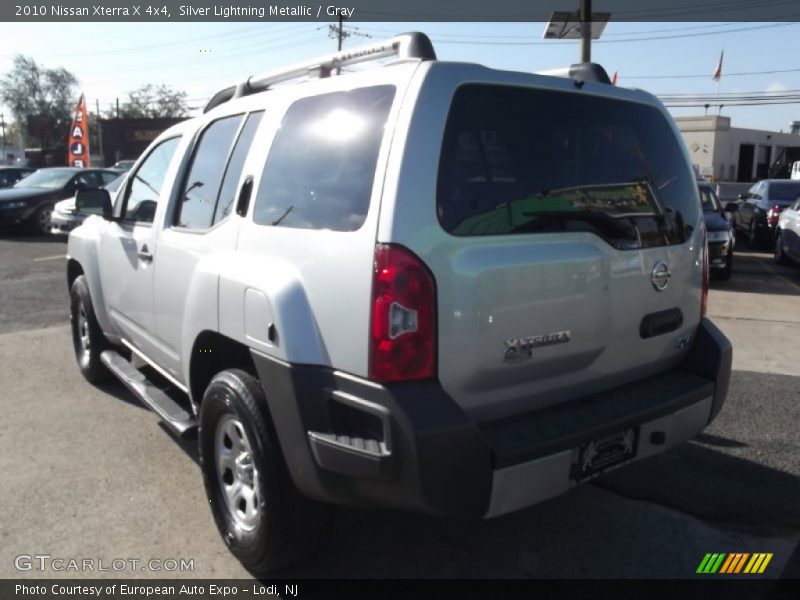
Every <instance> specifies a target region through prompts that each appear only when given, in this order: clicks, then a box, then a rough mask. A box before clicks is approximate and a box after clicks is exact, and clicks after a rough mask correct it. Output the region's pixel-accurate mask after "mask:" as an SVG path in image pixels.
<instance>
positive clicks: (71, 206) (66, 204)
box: [50, 173, 127, 234]
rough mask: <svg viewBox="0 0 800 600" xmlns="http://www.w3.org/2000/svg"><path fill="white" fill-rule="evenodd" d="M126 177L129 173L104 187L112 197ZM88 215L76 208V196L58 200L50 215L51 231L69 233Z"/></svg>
mask: <svg viewBox="0 0 800 600" xmlns="http://www.w3.org/2000/svg"><path fill="white" fill-rule="evenodd" d="M125 177H127V174H126V173H123V174H122V175H120V176H119V177H117V178H116V179H114V180H112V181H111V183H108V184H107V185H104V186H103V189H106V190H108V191H109V193H110V194H111V197H112V198H114V197H115V196H116V192H117V190H119V188H120V186H121V185H122V182H123V181H125ZM87 216H88V215H86V214H84V213H81V212H79V211H78V210H77V209H76V208H75V196H73V197H72V198H67V199H66V200H62V201H61V202H57V203H56V205H55V208H54V209H53V214H52V215H50V233H54V234H67V233H69V232H70V231H72V230H73V229H75V228H76V227H77V226H78V225H80V224H81V223H83V220H84V219H85V218H86V217H87Z"/></svg>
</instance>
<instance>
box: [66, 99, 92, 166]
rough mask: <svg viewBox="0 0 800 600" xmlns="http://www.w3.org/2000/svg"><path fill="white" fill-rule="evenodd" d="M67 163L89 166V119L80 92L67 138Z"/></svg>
mask: <svg viewBox="0 0 800 600" xmlns="http://www.w3.org/2000/svg"><path fill="white" fill-rule="evenodd" d="M67 139H68V141H67V164H68V165H69V166H70V167H88V166H89V120H88V117H87V115H86V102H85V100H84V99H83V94H81V99H80V100H78V107H77V108H76V109H75V115H74V116H73V117H72V126H71V127H70V128H69V138H67Z"/></svg>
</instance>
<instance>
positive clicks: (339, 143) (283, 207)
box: [254, 85, 395, 231]
mask: <svg viewBox="0 0 800 600" xmlns="http://www.w3.org/2000/svg"><path fill="white" fill-rule="evenodd" d="M394 94H395V88H394V86H388V85H386V86H374V87H368V88H361V89H357V90H352V91H348V92H335V93H332V94H324V95H321V96H314V97H310V98H303V99H302V100H298V101H297V102H295V103H294V104H292V106H290V107H289V110H288V111H287V112H286V116H285V117H284V119H283V122H282V123H281V127H280V129H279V130H278V133H277V135H276V136H275V141H274V142H273V144H272V148H271V149H270V153H269V157H268V158H267V162H266V164H265V165H264V171H263V173H262V176H261V184H260V186H259V189H258V194H257V196H256V202H255V209H254V220H255V222H256V223H258V224H260V225H273V226H281V227H296V228H304V229H331V230H335V231H355V230H356V229H358V228H359V227H361V224H362V223H363V222H364V219H365V217H366V214H367V210H368V209H369V201H370V196H371V193H372V184H373V180H374V178H375V167H376V164H377V161H378V152H379V150H380V146H381V141H382V140H383V133H384V126H385V124H386V119H387V117H388V115H389V109H390V108H391V106H392V101H393V100H394Z"/></svg>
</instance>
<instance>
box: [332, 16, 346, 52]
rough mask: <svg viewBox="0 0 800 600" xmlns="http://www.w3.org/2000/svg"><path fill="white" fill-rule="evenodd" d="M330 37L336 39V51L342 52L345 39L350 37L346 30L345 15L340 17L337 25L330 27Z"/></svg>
mask: <svg viewBox="0 0 800 600" xmlns="http://www.w3.org/2000/svg"><path fill="white" fill-rule="evenodd" d="M328 37H330V38H335V39H336V50H337V51H339V52H341V50H342V42H343V41H344V38H348V37H350V32H349V31H345V30H344V16H343V15H339V17H338V23H337V24H336V25H328Z"/></svg>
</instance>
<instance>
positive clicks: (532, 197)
mask: <svg viewBox="0 0 800 600" xmlns="http://www.w3.org/2000/svg"><path fill="white" fill-rule="evenodd" d="M437 212H438V216H439V221H440V223H441V225H442V227H443V228H444V229H445V230H446V231H448V232H450V233H452V234H454V235H460V236H470V235H507V234H524V233H554V232H573V231H574V232H590V233H594V234H596V235H598V236H600V237H602V238H603V239H605V240H606V241H607V242H608V243H610V244H612V245H613V246H615V247H616V248H619V249H630V248H642V247H652V246H663V245H669V244H674V243H679V242H683V241H684V240H685V239H686V237H687V235H688V234H689V233H690V232H691V231H692V228H693V227H694V226H695V225H696V223H697V220H698V218H699V212H700V211H699V209H698V194H697V187H696V184H695V182H694V180H693V178H692V173H691V171H690V169H689V168H688V165H687V163H686V160H685V158H684V156H683V154H682V152H681V145H680V142H679V141H678V140H677V139H676V136H675V134H674V133H673V131H672V129H671V128H670V126H669V123H668V121H667V119H665V118H664V116H663V115H662V114H661V113H660V112H659V111H658V110H657V109H655V108H653V107H650V106H646V105H644V104H639V103H633V102H624V101H620V100H615V99H611V98H601V97H597V96H590V95H586V94H582V93H580V94H578V93H567V92H558V91H550V90H533V89H525V88H515V87H505V86H502V87H501V86H491V85H477V84H475V85H465V86H462V87H461V88H459V90H458V91H457V92H456V94H455V97H454V99H453V104H452V107H451V109H450V114H449V116H448V120H447V126H446V129H445V135H444V143H443V147H442V152H441V157H440V161H439V177H438V184H437Z"/></svg>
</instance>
